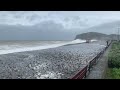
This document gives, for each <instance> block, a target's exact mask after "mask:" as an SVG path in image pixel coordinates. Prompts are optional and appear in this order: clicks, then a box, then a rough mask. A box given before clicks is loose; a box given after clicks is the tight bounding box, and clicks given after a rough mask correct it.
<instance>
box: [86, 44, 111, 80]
mask: <svg viewBox="0 0 120 90" xmlns="http://www.w3.org/2000/svg"><path fill="white" fill-rule="evenodd" d="M111 45H112V44H111ZM111 45H110V46H109V47H108V49H107V50H106V51H105V53H104V54H103V55H102V56H101V57H100V58H99V60H98V62H97V64H96V65H95V66H94V67H93V69H92V70H91V72H90V73H89V75H88V76H87V77H86V79H104V76H105V73H106V69H107V65H108V52H109V50H110V48H111Z"/></svg>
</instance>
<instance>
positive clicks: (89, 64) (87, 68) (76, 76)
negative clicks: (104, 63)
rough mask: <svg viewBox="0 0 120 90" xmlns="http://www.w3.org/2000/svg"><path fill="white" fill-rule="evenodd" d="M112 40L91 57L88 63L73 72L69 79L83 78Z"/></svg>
mask: <svg viewBox="0 0 120 90" xmlns="http://www.w3.org/2000/svg"><path fill="white" fill-rule="evenodd" d="M111 43H112V41H111V42H110V43H109V44H108V46H106V47H105V48H104V49H103V51H101V52H100V53H99V54H98V55H97V56H96V57H95V58H93V59H92V60H91V61H90V62H89V63H88V65H84V67H83V68H82V69H81V70H80V71H79V72H78V73H77V74H75V75H74V76H73V77H72V78H71V79H84V78H85V77H86V76H87V73H88V74H89V73H90V71H91V69H92V68H93V66H94V65H95V64H96V63H97V61H98V59H99V58H100V57H101V56H102V55H103V54H104V52H105V51H106V50H107V48H108V47H109V46H110V44H111Z"/></svg>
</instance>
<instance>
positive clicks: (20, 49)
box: [0, 39, 85, 54]
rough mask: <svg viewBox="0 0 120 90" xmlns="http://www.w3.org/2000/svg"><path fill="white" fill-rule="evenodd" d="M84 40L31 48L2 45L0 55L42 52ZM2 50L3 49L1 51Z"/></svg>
mask: <svg viewBox="0 0 120 90" xmlns="http://www.w3.org/2000/svg"><path fill="white" fill-rule="evenodd" d="M83 42H85V40H80V39H76V40H73V41H70V42H64V43H58V44H50V45H44V46H43V45H42V46H33V47H26V46H20V45H17V46H14V45H12V46H11V45H10V46H9V45H4V46H0V54H9V53H15V52H24V51H33V50H42V49H48V48H56V47H60V46H63V45H67V44H77V43H83ZM2 48H3V49H2Z"/></svg>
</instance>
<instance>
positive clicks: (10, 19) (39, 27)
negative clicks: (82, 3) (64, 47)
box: [0, 11, 120, 40]
mask: <svg viewBox="0 0 120 90" xmlns="http://www.w3.org/2000/svg"><path fill="white" fill-rule="evenodd" d="M119 20H120V11H0V40H1V39H4V40H7V39H22V40H24V39H34V40H36V39H41V40H48V39H50V40H53V39H59V40H63V39H74V37H75V36H76V34H79V33H82V32H84V31H83V30H84V29H87V28H89V27H93V26H96V25H100V24H104V23H110V22H113V21H119ZM117 23H118V22H117ZM104 27H105V26H104ZM106 28H108V27H106ZM104 29H105V28H104ZM113 29H114V27H113ZM95 30H97V28H96V29H95ZM99 30H100V29H99ZM105 30H106V29H105ZM105 32H107V31H105ZM108 32H109V31H108ZM111 32H112V31H111Z"/></svg>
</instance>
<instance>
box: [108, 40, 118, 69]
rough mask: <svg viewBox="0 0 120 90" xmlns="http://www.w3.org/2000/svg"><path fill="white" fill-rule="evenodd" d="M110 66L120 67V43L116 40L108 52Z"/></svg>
mask: <svg viewBox="0 0 120 90" xmlns="http://www.w3.org/2000/svg"><path fill="white" fill-rule="evenodd" d="M108 67H110V68H120V43H119V42H117V43H116V42H115V43H113V45H112V48H111V50H110V52H109V54H108Z"/></svg>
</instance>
